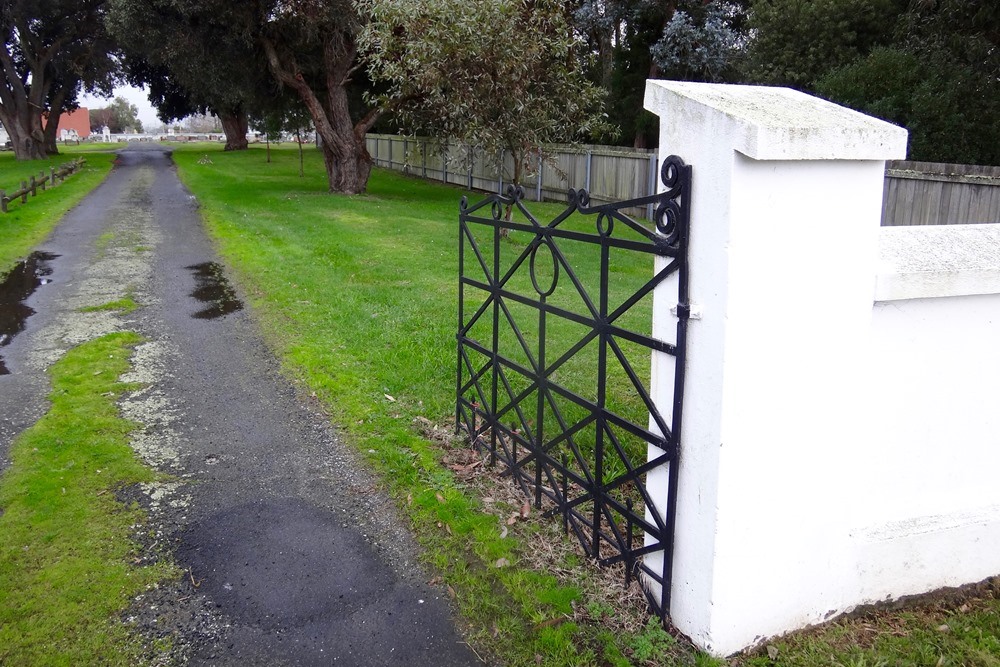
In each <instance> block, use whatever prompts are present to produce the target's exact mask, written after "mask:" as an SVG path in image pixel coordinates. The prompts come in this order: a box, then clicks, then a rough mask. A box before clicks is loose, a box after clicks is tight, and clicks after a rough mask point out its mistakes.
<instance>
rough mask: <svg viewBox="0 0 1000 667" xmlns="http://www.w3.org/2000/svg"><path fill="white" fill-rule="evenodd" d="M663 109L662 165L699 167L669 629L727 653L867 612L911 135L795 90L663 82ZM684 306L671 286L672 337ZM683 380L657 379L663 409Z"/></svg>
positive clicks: (663, 304)
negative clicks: (867, 394) (862, 555)
mask: <svg viewBox="0 0 1000 667" xmlns="http://www.w3.org/2000/svg"><path fill="white" fill-rule="evenodd" d="M645 106H646V108H647V109H649V110H650V111H652V112H653V113H656V114H657V115H658V116H659V117H660V155H661V157H665V156H667V155H670V154H676V155H679V156H680V157H681V158H683V159H684V161H685V162H686V163H687V164H689V165H691V166H692V168H693V188H692V201H691V235H690V253H689V260H690V265H691V271H690V275H691V282H690V295H691V303H692V307H693V308H695V309H696V310H699V311H700V319H697V320H692V321H691V323H690V325H689V330H688V352H687V355H688V356H687V375H686V391H685V398H684V400H685V404H684V418H683V428H682V430H681V453H680V471H679V472H680V481H679V485H678V499H677V511H678V514H677V523H676V537H675V546H674V565H673V586H672V592H671V605H670V616H671V619H672V621H673V623H674V624H675V626H676V627H677V628H678V629H680V630H681V631H682V632H684V633H686V634H687V635H689V636H690V637H691V638H692V639H693V640H694V642H695V643H696V644H698V645H699V646H701V647H702V648H704V649H706V650H708V651H709V652H711V653H714V654H718V655H725V654H729V653H732V652H734V651H737V650H740V649H742V648H744V647H746V646H748V645H751V644H753V643H755V642H756V641H759V640H760V639H762V638H764V637H767V636H771V635H775V634H780V633H782V632H784V631H787V630H789V629H794V628H798V627H802V626H805V625H808V624H810V623H815V622H818V621H821V620H823V619H824V618H825V617H827V616H828V615H832V614H834V613H836V612H839V611H842V610H844V609H846V608H849V607H851V606H853V605H854V604H856V603H857V602H859V600H857V599H856V591H857V590H858V585H857V579H858V578H859V576H860V575H859V572H858V566H857V562H856V559H855V557H854V555H853V554H851V553H848V552H849V551H850V549H851V546H850V544H851V542H850V533H851V530H852V526H851V520H850V517H852V516H856V515H857V513H858V512H863V510H864V508H860V507H855V506H853V505H852V503H853V502H854V501H853V500H852V497H851V496H852V488H853V485H854V484H855V483H856V480H857V479H858V477H857V475H856V474H855V473H856V471H857V468H858V466H861V465H863V463H862V462H863V461H864V459H865V452H864V451H863V450H864V448H865V447H866V446H868V444H869V442H868V439H867V438H864V437H858V435H859V434H858V429H859V428H863V425H864V424H865V423H866V421H865V419H864V417H863V415H864V413H865V410H866V409H867V406H866V401H865V400H863V398H861V396H862V392H861V391H859V387H858V383H859V382H863V378H864V372H863V371H864V364H865V361H864V360H865V358H866V349H867V345H868V337H869V327H870V322H871V317H872V304H873V297H874V284H875V275H876V260H877V253H878V232H879V224H880V217H881V210H882V187H883V172H884V161H885V160H887V159H896V158H903V157H905V153H906V131H905V130H903V129H901V128H898V127H896V126H893V125H890V124H888V123H885V122H882V121H879V120H876V119H873V118H870V117H867V116H864V115H862V114H860V113H857V112H854V111H851V110H848V109H845V108H843V107H839V106H837V105H834V104H831V103H829V102H826V101H823V100H820V99H817V98H814V97H811V96H808V95H805V94H803V93H799V92H796V91H793V90H789V89H782V88H768V87H758V86H730V85H717V84H700V83H682V82H671V81H649V82H648V83H647V88H646V101H645ZM671 290H673V294H672V295H671ZM675 301H676V288H675V287H674V286H672V285H663V286H661V288H660V289H658V291H657V293H656V295H655V298H654V302H655V303H654V309H655V311H656V314H655V315H654V331H655V330H656V329H657V328H659V327H666V329H664V330H665V331H669V330H670V329H671V328H672V327H673V322H674V321H675V320H673V319H672V317H673V316H670V315H668V314H667V313H669V309H670V307H671V306H674V305H675V303H674V302H675ZM656 367H657V364H656V360H655V359H654V369H655V368H656ZM670 384H671V383H670V382H663V381H660V382H658V381H657V379H656V378H655V377H654V379H653V382H652V386H653V390H654V392H660V393H661V396H659V397H657V396H655V395H654V400H661V401H662V403H661V405H664V406H669V405H670V401H671V400H672V396H670V395H669V393H670V392H669V388H670ZM661 390H662V391H661ZM667 414H669V409H667ZM665 477H666V476H665V475H660V476H655V475H654V476H651V479H650V480H649V483H650V484H651V485H653V486H654V487H655V486H657V485H660V486H661V488H660V489H656V488H652V489H651V492H652V493H653V494H654V496H656V495H657V494H659V496H661V497H665V494H666V492H665V489H663V488H662V485H663V484H665Z"/></svg>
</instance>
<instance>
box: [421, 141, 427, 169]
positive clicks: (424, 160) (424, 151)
mask: <svg viewBox="0 0 1000 667" xmlns="http://www.w3.org/2000/svg"><path fill="white" fill-rule="evenodd" d="M420 169H421V171H422V172H423V176H424V178H427V140H426V139H424V140H423V141H422V142H420Z"/></svg>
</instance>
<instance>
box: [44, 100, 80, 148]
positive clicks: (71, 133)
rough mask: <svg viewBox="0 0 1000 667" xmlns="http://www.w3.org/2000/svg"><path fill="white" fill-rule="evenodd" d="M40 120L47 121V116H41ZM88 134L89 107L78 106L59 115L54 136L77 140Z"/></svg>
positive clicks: (61, 138) (62, 139)
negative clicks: (57, 126)
mask: <svg viewBox="0 0 1000 667" xmlns="http://www.w3.org/2000/svg"><path fill="white" fill-rule="evenodd" d="M42 120H43V121H44V122H46V123H48V117H47V116H43V117H42ZM89 136H90V109H88V108H87V107H80V108H79V109H77V110H76V111H64V112H63V113H62V115H61V116H59V131H58V133H57V135H56V138H57V139H59V140H60V141H66V140H67V139H71V140H74V141H78V140H80V139H86V138H87V137H89Z"/></svg>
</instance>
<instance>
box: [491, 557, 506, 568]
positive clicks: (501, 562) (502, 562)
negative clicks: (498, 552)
mask: <svg viewBox="0 0 1000 667" xmlns="http://www.w3.org/2000/svg"><path fill="white" fill-rule="evenodd" d="M508 565H510V561H509V560H507V559H506V558H497V562H496V563H494V564H493V566H494V567H497V568H501V567H507V566H508Z"/></svg>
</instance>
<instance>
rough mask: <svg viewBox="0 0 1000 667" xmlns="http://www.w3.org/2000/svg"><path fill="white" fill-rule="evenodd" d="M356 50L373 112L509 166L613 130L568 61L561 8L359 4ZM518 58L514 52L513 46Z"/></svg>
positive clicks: (568, 38)
mask: <svg viewBox="0 0 1000 667" xmlns="http://www.w3.org/2000/svg"><path fill="white" fill-rule="evenodd" d="M359 4H360V7H361V11H362V13H363V14H364V15H365V16H368V17H369V19H370V20H369V21H368V23H367V25H366V26H365V28H364V30H363V31H362V33H361V35H360V38H359V44H360V46H361V48H362V50H363V52H364V53H365V55H366V59H367V62H368V71H369V75H370V76H371V78H372V79H373V80H374V81H376V82H380V83H382V84H383V86H384V91H383V92H382V93H381V94H379V95H376V96H373V97H372V101H373V103H374V104H376V105H377V106H380V107H384V108H389V107H391V108H393V110H394V113H395V115H396V117H397V119H398V120H399V121H400V123H401V124H402V125H404V126H405V127H408V128H411V129H412V130H414V131H417V132H421V131H426V132H430V133H431V134H432V135H435V136H441V137H454V138H457V139H459V140H461V141H465V142H468V143H471V144H473V145H476V146H478V147H480V148H482V149H483V150H484V151H485V152H486V154H487V155H498V154H499V152H500V151H501V150H505V151H508V152H509V153H510V154H512V155H513V156H514V173H513V174H509V175H508V177H509V178H512V179H513V180H514V181H515V182H520V180H521V179H520V177H521V173H522V169H523V167H524V166H525V165H526V164H527V162H528V161H532V158H531V157H530V156H531V155H532V154H535V153H537V151H538V150H539V147H540V146H541V144H544V143H551V142H564V141H572V140H575V139H577V138H580V137H584V136H587V135H589V134H595V133H598V134H599V133H603V132H607V131H608V130H610V128H609V126H608V125H607V123H606V120H605V117H604V116H603V115H602V114H601V112H600V108H601V104H602V102H603V95H604V93H603V91H602V90H601V89H600V88H598V87H597V86H595V85H593V84H591V83H590V82H588V81H587V80H586V78H585V77H584V74H583V72H582V70H580V69H579V68H577V67H576V66H575V62H574V60H573V59H572V58H571V57H569V55H570V54H571V53H572V50H573V46H574V44H573V39H572V30H571V28H570V25H569V23H568V21H567V17H566V14H565V10H564V6H563V3H560V2H556V1H555V0H540V1H538V2H533V3H530V4H525V3H522V2H519V1H518V0H500V1H497V0H435V1H434V2H422V1H415V0H362V1H361V2H360V3H359ZM515 44H516V45H517V46H516V48H512V47H513V45H515Z"/></svg>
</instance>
